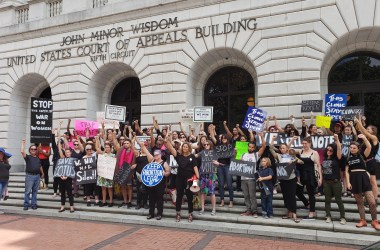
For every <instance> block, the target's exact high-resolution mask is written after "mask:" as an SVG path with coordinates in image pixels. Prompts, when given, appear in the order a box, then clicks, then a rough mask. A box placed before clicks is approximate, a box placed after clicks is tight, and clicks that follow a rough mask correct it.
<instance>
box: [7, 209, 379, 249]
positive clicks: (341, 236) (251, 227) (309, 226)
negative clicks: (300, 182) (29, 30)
mask: <svg viewBox="0 0 380 250" xmlns="http://www.w3.org/2000/svg"><path fill="white" fill-rule="evenodd" d="M102 210H103V209H102V208H91V209H87V210H80V207H77V211H76V212H75V213H72V214H71V213H69V212H68V211H67V212H64V213H58V212H57V208H56V209H54V210H53V209H49V208H44V207H40V208H38V209H37V210H28V211H23V210H22V207H20V204H13V205H11V204H9V203H8V205H7V206H5V207H2V211H4V212H5V213H11V214H23V215H25V214H28V215H34V216H50V217H58V218H68V219H83V220H96V221H107V222H117V223H125V224H142V225H152V226H161V227H171V228H185V229H192V230H201V231H216V232H226V233H239V234H246V235H260V236H269V237H276V238H288V239H299V240H310V241H322V242H330V243H337V244H348V243H349V244H351V245H354V246H366V245H369V244H373V243H375V242H377V241H378V240H379V236H378V235H379V234H378V233H377V232H376V231H375V230H374V229H372V228H370V227H367V228H361V229H358V228H356V227H355V225H354V223H347V224H346V225H340V224H339V222H332V223H330V224H326V223H324V222H323V221H318V220H317V221H307V222H306V221H301V222H300V223H298V224H296V223H294V222H292V221H291V220H282V219H278V218H273V219H263V218H255V219H254V218H246V217H236V216H235V219H234V220H235V222H229V223H225V222H219V221H212V222H210V220H209V218H208V217H200V216H197V215H196V214H195V215H194V221H193V223H188V222H187V219H186V216H187V213H185V212H184V213H183V215H182V216H183V218H182V220H181V222H175V220H174V213H169V212H166V211H165V214H164V217H163V218H162V220H160V221H157V220H154V219H153V220H146V218H145V216H141V215H146V214H147V211H142V210H141V211H139V212H140V215H136V214H131V213H129V209H125V210H123V211H121V212H119V213H117V214H114V213H104V211H102ZM217 216H219V215H218V214H217V215H216V216H215V217H217ZM232 218H234V217H232ZM247 220H249V223H245V222H244V221H247ZM242 222H244V223H242ZM358 234H360V237H358ZM352 239H355V240H352Z"/></svg>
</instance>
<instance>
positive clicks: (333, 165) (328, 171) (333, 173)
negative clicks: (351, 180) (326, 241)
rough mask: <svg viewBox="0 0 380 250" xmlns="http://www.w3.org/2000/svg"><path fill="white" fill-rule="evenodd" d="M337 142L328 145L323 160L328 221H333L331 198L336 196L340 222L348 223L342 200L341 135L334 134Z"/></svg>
mask: <svg viewBox="0 0 380 250" xmlns="http://www.w3.org/2000/svg"><path fill="white" fill-rule="evenodd" d="M334 139H335V144H330V145H328V146H327V148H326V150H325V153H324V157H323V159H324V160H323V162H322V174H323V178H322V179H323V190H324V193H325V197H326V198H325V210H326V223H331V199H332V197H334V198H335V202H336V204H338V208H339V212H340V224H342V225H344V224H346V219H345V211H344V205H343V201H342V183H341V182H340V172H341V170H342V171H343V169H341V166H342V165H343V164H341V161H342V145H341V144H340V141H339V136H338V135H337V134H334Z"/></svg>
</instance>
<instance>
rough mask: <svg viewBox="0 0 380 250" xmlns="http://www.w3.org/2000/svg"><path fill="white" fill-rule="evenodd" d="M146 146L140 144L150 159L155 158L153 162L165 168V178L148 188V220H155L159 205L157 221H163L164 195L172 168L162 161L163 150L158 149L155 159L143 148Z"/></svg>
mask: <svg viewBox="0 0 380 250" xmlns="http://www.w3.org/2000/svg"><path fill="white" fill-rule="evenodd" d="M143 145H144V144H143V143H142V144H140V146H141V147H142V148H141V149H142V150H144V153H145V154H147V157H148V159H152V158H153V162H154V163H157V164H160V165H161V166H162V167H163V168H164V178H162V180H161V181H160V183H158V184H157V185H156V186H154V187H149V188H148V193H149V215H148V216H147V217H146V218H147V219H148V220H150V219H152V218H154V209H155V208H156V205H157V217H156V219H157V220H161V219H162V213H163V211H164V193H165V183H166V177H168V176H169V175H170V167H169V165H168V164H167V163H166V162H165V161H163V160H162V158H161V157H162V153H161V150H159V149H156V150H154V152H153V157H152V155H151V154H150V153H149V151H148V150H147V149H146V148H145V146H143Z"/></svg>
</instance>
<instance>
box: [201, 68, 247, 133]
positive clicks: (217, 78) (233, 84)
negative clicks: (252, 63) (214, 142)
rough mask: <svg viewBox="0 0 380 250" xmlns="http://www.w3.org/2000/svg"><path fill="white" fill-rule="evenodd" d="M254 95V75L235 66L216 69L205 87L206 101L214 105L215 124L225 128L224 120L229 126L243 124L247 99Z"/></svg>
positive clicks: (207, 104)
mask: <svg viewBox="0 0 380 250" xmlns="http://www.w3.org/2000/svg"><path fill="white" fill-rule="evenodd" d="M254 97H255V86H254V81H253V78H252V76H251V75H250V74H249V73H248V72H247V71H246V70H244V69H242V68H240V67H235V66H228V67H224V68H221V69H219V70H218V71H216V72H215V73H214V74H213V75H212V76H211V77H210V78H209V79H208V81H207V83H206V86H205V89H204V103H205V105H206V106H213V107H214V124H215V125H216V126H217V128H218V129H223V121H227V122H228V124H229V127H234V126H235V125H236V124H242V123H243V121H244V117H245V114H246V112H247V108H248V106H247V100H248V98H254ZM217 132H219V133H220V132H224V131H217Z"/></svg>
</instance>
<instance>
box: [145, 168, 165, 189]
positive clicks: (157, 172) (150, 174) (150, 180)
mask: <svg viewBox="0 0 380 250" xmlns="http://www.w3.org/2000/svg"><path fill="white" fill-rule="evenodd" d="M163 178H164V168H163V167H162V165H161V164H158V163H155V162H152V163H149V164H148V165H146V166H145V167H144V168H143V170H142V171H141V180H142V183H144V185H145V186H147V187H154V186H157V185H158V184H159V183H160V182H161V181H162V179H163Z"/></svg>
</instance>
